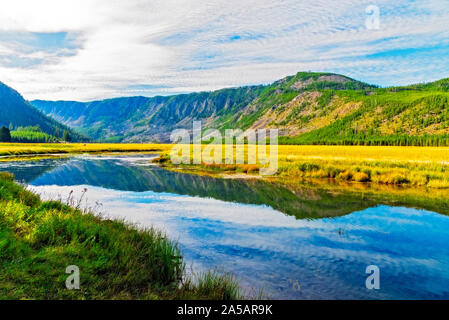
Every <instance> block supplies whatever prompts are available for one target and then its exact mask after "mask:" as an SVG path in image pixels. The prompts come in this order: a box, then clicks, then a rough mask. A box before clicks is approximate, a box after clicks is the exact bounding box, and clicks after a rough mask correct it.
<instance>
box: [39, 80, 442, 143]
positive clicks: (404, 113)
mask: <svg viewBox="0 0 449 320" xmlns="http://www.w3.org/2000/svg"><path fill="white" fill-rule="evenodd" d="M448 90H449V79H443V80H440V81H436V82H433V83H428V84H417V85H410V86H405V87H392V88H377V87H376V86H372V85H368V84H366V83H363V82H360V81H357V80H354V79H351V78H348V77H345V76H342V75H337V74H331V73H307V72H299V73H297V74H296V75H294V76H289V77H286V78H284V79H281V80H279V81H276V82H274V83H272V84H270V85H265V86H251V87H242V88H230V89H222V90H218V91H213V92H201V93H192V94H185V95H176V96H171V97H154V98H145V97H132V98H118V99H110V100H103V101H94V102H89V103H79V102H67V101H58V102H51V101H32V104H33V105H35V106H36V107H37V108H39V109H40V110H42V111H43V112H44V113H46V114H47V115H50V116H52V117H55V118H56V119H58V120H59V121H61V122H63V123H65V124H67V125H70V126H74V127H76V128H79V129H80V130H82V132H84V133H86V134H89V135H90V136H92V137H94V138H96V139H111V140H123V141H152V140H159V141H167V140H168V137H169V134H170V132H171V130H173V129H176V128H187V129H190V128H191V126H192V120H202V122H203V126H204V127H205V128H206V127H209V128H217V129H221V130H223V129H226V128H240V129H243V130H245V129H248V128H254V129H257V128H278V129H280V133H281V135H283V136H284V137H281V142H282V143H297V144H395V145H447V144H449V135H448V134H449V105H448V99H449V92H448Z"/></svg>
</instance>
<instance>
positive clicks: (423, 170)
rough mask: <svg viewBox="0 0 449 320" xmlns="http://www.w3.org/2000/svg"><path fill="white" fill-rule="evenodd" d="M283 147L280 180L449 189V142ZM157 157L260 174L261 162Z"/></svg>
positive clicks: (205, 170)
mask: <svg viewBox="0 0 449 320" xmlns="http://www.w3.org/2000/svg"><path fill="white" fill-rule="evenodd" d="M278 149H279V151H278V170H277V172H276V174H275V175H274V176H273V177H274V178H278V179H279V180H287V181H292V182H295V183H296V182H298V181H315V180H322V181H324V182H329V181H331V182H346V183H355V184H360V183H362V184H376V185H395V186H402V187H426V188H432V189H448V188H449V161H448V159H449V148H446V147H389V146H371V147H370V146H284V145H280V146H278ZM234 152H235V150H234ZM234 156H235V155H234ZM155 162H158V163H161V164H162V165H164V166H166V167H168V168H171V169H175V170H176V169H180V170H187V171H189V172H192V173H197V174H211V175H215V176H226V177H228V176H229V175H230V174H233V173H238V174H247V175H248V176H249V177H251V176H253V177H255V176H256V175H257V176H258V172H259V169H260V167H261V166H260V165H257V164H256V165H235V164H232V165H226V164H205V163H203V164H199V165H174V164H172V163H171V162H170V158H169V156H168V153H167V152H166V153H162V154H161V156H160V157H159V159H156V160H155ZM223 162H224V161H223Z"/></svg>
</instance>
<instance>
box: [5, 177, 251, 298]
mask: <svg viewBox="0 0 449 320" xmlns="http://www.w3.org/2000/svg"><path fill="white" fill-rule="evenodd" d="M70 265H76V266H78V267H79V269H80V290H68V289H67V288H66V286H65V281H66V279H67V277H68V276H69V275H68V274H66V273H65V271H66V268H67V267H68V266H70ZM241 297H242V295H241V291H240V289H239V287H238V285H237V284H236V282H235V281H234V280H233V279H232V278H230V277H228V276H226V275H219V274H216V273H213V272H208V273H205V274H200V275H198V276H196V277H195V278H192V277H187V276H186V272H185V263H184V261H183V257H182V254H181V252H180V250H179V249H178V247H177V244H176V243H175V242H173V241H171V240H169V239H167V237H166V236H165V235H164V234H163V233H161V232H159V231H157V230H154V229H146V230H141V229H137V228H135V227H134V226H131V225H128V224H126V223H124V222H121V221H115V220H106V219H101V218H100V217H98V216H95V215H94V214H92V213H88V212H81V211H80V210H78V209H75V208H72V207H70V206H68V205H65V204H62V203H60V202H55V201H50V202H43V201H41V200H40V198H39V197H38V196H37V195H35V194H33V193H31V192H29V191H27V190H25V189H24V188H23V187H22V186H20V185H18V184H16V183H15V182H14V181H13V176H12V175H10V174H7V173H0V299H237V298H241Z"/></svg>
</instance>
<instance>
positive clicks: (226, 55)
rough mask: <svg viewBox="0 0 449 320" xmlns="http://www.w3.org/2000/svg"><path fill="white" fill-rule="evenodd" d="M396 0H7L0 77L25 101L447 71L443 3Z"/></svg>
mask: <svg viewBox="0 0 449 320" xmlns="http://www.w3.org/2000/svg"><path fill="white" fill-rule="evenodd" d="M391 2H392V1H384V0H379V1H364V0H362V1H355V0H340V1H330V0H314V1H312V0H310V1H304V0H303V1H299V0H296V1H289V0H278V1H268V0H257V1H256V0H243V1H242V0H239V1H236V0H210V1H198V0H186V1H181V0H176V1H174V0H148V1H147V0H129V1H114V2H112V1H109V0H41V1H39V2H37V1H32V0H2V10H1V11H0V81H2V82H4V83H6V84H8V85H10V86H12V87H14V88H15V89H17V90H19V91H20V92H21V93H22V94H23V95H24V97H25V98H27V99H30V100H31V99H52V100H82V101H86V100H93V99H103V98H111V97H118V96H133V95H145V96H153V95H167V94H174V93H185V92H192V91H202V90H214V89H219V88H222V87H231V86H241V85H249V84H260V83H270V82H273V81H275V80H277V79H280V78H282V77H284V76H286V75H291V74H294V73H296V72H298V71H309V70H310V71H325V72H336V73H341V74H344V75H347V76H350V77H353V78H356V79H359V80H362V81H366V82H369V83H373V84H378V85H381V86H388V85H404V84H410V83H416V82H428V81H433V80H437V79H441V78H447V77H449V0H430V1H425V0H423V1H418V0H416V1H405V0H399V1H394V2H393V3H391ZM369 6H375V7H376V8H378V10H379V20H378V21H379V26H378V28H376V27H374V28H373V27H372V24H371V26H370V24H367V21H368V22H369V21H372V20H371V18H372V17H373V16H372V15H369V13H372V11H369V10H368V11H369V12H368V13H367V8H368V7H369Z"/></svg>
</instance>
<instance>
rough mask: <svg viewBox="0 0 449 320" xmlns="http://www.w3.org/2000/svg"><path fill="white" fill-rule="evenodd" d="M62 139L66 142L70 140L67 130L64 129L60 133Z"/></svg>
mask: <svg viewBox="0 0 449 320" xmlns="http://www.w3.org/2000/svg"><path fill="white" fill-rule="evenodd" d="M62 140H64V141H66V142H70V141H72V138H71V137H70V133H69V130H64V133H63V134H62Z"/></svg>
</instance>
